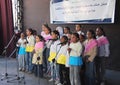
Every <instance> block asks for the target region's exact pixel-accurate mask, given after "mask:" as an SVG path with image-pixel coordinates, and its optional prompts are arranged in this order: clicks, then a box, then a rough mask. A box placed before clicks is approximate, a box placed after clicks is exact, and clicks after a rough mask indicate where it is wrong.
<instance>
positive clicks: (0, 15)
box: [0, 0, 15, 55]
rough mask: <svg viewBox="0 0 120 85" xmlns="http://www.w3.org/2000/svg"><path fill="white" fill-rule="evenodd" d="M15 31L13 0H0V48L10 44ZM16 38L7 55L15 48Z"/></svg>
mask: <svg viewBox="0 0 120 85" xmlns="http://www.w3.org/2000/svg"><path fill="white" fill-rule="evenodd" d="M13 33H14V28H13V17H12V0H0V39H1V41H0V48H1V49H0V50H1V51H3V49H4V47H5V46H6V45H7V44H8V42H9V41H10V39H11V38H12V36H13ZM14 47H15V46H14V40H13V41H12V43H11V44H10V46H9V47H8V49H7V55H10V54H11V52H12V51H13V50H14Z"/></svg>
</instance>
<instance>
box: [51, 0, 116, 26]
mask: <svg viewBox="0 0 120 85" xmlns="http://www.w3.org/2000/svg"><path fill="white" fill-rule="evenodd" d="M115 3H116V0H51V1H50V21H51V23H52V24H64V23H85V24H89V23H91V24H104V23H114V14H115Z"/></svg>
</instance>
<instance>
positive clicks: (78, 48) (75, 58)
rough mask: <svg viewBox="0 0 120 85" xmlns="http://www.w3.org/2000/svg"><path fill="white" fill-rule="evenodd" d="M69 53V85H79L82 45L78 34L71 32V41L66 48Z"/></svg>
mask: <svg viewBox="0 0 120 85" xmlns="http://www.w3.org/2000/svg"><path fill="white" fill-rule="evenodd" d="M68 52H69V55H70V58H69V65H70V82H71V85H81V81H80V75H79V74H80V70H81V65H82V64H83V62H82V57H81V54H82V45H81V43H80V42H79V34H78V33H73V34H72V36H71V43H70V46H69V48H68Z"/></svg>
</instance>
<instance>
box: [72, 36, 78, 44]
mask: <svg viewBox="0 0 120 85" xmlns="http://www.w3.org/2000/svg"><path fill="white" fill-rule="evenodd" d="M77 41H78V39H77V37H76V36H75V35H71V42H73V43H76V42H77Z"/></svg>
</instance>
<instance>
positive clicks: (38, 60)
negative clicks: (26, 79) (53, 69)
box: [32, 35, 44, 77]
mask: <svg viewBox="0 0 120 85" xmlns="http://www.w3.org/2000/svg"><path fill="white" fill-rule="evenodd" d="M43 47H44V38H43V37H42V36H40V35H36V44H35V48H34V50H35V53H34V55H33V59H32V64H34V73H35V76H40V77H43V65H42V64H43ZM38 68H39V69H38ZM38 73H39V74H38Z"/></svg>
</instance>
